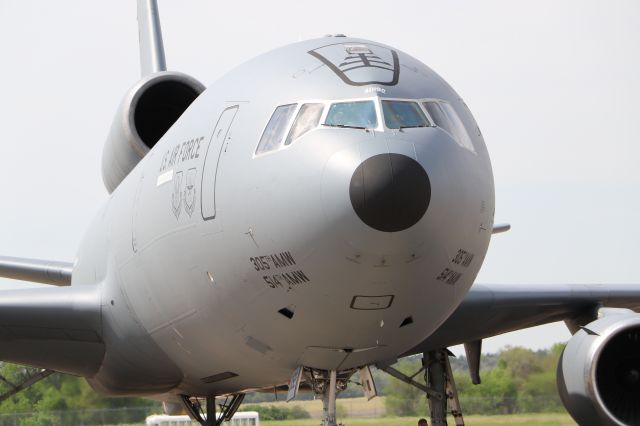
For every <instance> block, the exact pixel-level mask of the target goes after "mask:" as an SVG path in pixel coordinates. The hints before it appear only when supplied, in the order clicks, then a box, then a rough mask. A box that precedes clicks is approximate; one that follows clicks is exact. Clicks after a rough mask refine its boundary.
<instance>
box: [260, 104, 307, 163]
mask: <svg viewBox="0 0 640 426" xmlns="http://www.w3.org/2000/svg"><path fill="white" fill-rule="evenodd" d="M288 105H295V106H296V107H295V108H294V109H293V113H292V114H291V117H289V120H288V121H287V125H286V127H285V131H284V135H283V136H282V137H281V138H280V142H278V144H277V148H274V149H272V150H269V151H266V152H260V153H258V147H259V146H260V142H261V141H262V138H263V136H264V132H265V131H266V130H267V127H268V126H269V123H270V122H271V119H272V118H273V114H275V113H276V110H277V109H278V108H280V107H283V106H288ZM299 111H300V103H297V102H295V101H294V102H285V103H281V104H277V105H276V106H274V107H273V109H272V110H271V114H270V115H269V118H267V122H266V123H264V126H262V132H260V137H259V138H258V142H257V143H256V145H255V147H254V148H253V158H256V157H262V156H265V155H269V154H272V153H274V152H278V151H280V150H281V149H282V146H283V145H284V141H285V140H286V138H287V136H288V135H289V132H290V131H291V126H292V125H293V120H295V118H296V117H297V116H298V112H299Z"/></svg>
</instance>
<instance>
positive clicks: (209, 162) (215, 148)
mask: <svg viewBox="0 0 640 426" xmlns="http://www.w3.org/2000/svg"><path fill="white" fill-rule="evenodd" d="M238 108H239V106H238V105H234V106H231V107H228V108H226V109H225V110H224V111H222V114H220V117H219V118H218V122H217V123H216V127H215V129H214V130H213V134H212V135H211V139H210V140H209V147H208V148H207V156H206V157H205V160H204V169H203V170H202V185H200V191H201V198H200V199H201V200H202V218H203V219H204V220H209V219H213V218H215V217H216V176H217V174H218V164H219V162H220V156H221V154H222V151H223V149H224V145H225V143H226V142H227V139H228V138H229V129H230V128H231V125H232V124H233V119H234V118H235V117H236V114H237V113H238Z"/></svg>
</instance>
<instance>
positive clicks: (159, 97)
mask: <svg viewBox="0 0 640 426" xmlns="http://www.w3.org/2000/svg"><path fill="white" fill-rule="evenodd" d="M204 89H205V87H204V86H203V85H202V83H200V82H199V81H198V80H196V79H194V78H193V77H190V76H188V75H186V74H182V73H179V72H173V71H162V72H156V73H153V74H149V75H147V76H145V77H144V78H143V79H142V80H140V81H139V82H138V83H137V84H136V85H135V86H133V87H132V88H131V90H129V92H128V93H127V94H126V96H125V97H124V99H123V100H122V102H121V103H120V106H119V108H118V111H117V112H116V116H115V118H114V120H113V124H112V125H111V130H110V131H109V136H108V137H107V141H106V142H105V145H104V150H103V153H102V180H103V181H104V184H105V186H106V187H107V190H108V191H109V192H110V193H111V192H113V190H114V189H116V187H117V186H118V185H119V184H120V182H122V180H123V179H124V178H125V177H126V176H127V175H128V174H129V172H131V170H133V168H134V167H135V166H136V164H138V162H139V161H140V160H141V159H142V157H144V156H145V155H146V154H147V152H149V150H150V149H151V148H153V146H154V145H155V144H156V142H158V141H159V140H160V138H161V137H162V136H163V135H164V134H165V132H166V131H167V130H169V128H170V127H171V126H172V125H173V123H175V122H176V120H177V119H178V118H179V117H180V116H181V115H182V113H183V112H184V111H185V110H186V109H187V108H188V107H189V105H191V103H192V102H193V101H194V100H195V99H196V98H197V97H198V96H199V95H200V93H202V92H203V91H204Z"/></svg>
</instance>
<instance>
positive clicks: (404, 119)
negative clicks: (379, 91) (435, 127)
mask: <svg viewBox="0 0 640 426" xmlns="http://www.w3.org/2000/svg"><path fill="white" fill-rule="evenodd" d="M382 113H383V114H384V121H385V123H386V124H387V127H388V128H389V129H405V128H408V127H429V126H430V124H429V120H428V119H427V117H426V116H425V115H424V112H422V109H421V108H420V105H418V104H417V103H416V102H411V101H382Z"/></svg>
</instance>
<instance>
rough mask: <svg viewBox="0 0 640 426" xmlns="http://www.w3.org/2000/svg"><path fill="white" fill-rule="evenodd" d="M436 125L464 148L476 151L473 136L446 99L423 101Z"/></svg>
mask: <svg viewBox="0 0 640 426" xmlns="http://www.w3.org/2000/svg"><path fill="white" fill-rule="evenodd" d="M423 105H424V107H425V108H426V110H427V112H428V113H429V115H430V116H431V119H432V120H433V121H434V122H435V125H436V126H438V127H440V128H441V129H442V130H444V131H445V132H447V133H449V134H450V135H451V137H452V138H453V139H454V140H455V141H456V142H457V143H458V145H460V146H461V147H463V148H466V149H468V150H469V151H472V152H475V149H474V147H473V143H472V142H471V138H470V137H469V134H468V133H467V130H466V129H465V127H464V124H463V123H462V120H460V117H458V114H457V113H456V111H455V110H454V109H453V107H452V106H451V105H450V104H449V103H448V102H444V101H427V102H424V103H423Z"/></svg>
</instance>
